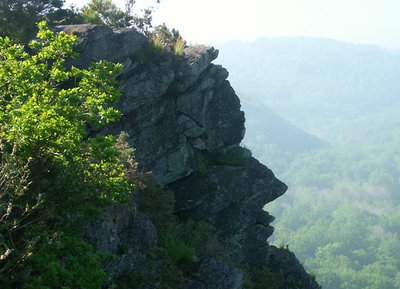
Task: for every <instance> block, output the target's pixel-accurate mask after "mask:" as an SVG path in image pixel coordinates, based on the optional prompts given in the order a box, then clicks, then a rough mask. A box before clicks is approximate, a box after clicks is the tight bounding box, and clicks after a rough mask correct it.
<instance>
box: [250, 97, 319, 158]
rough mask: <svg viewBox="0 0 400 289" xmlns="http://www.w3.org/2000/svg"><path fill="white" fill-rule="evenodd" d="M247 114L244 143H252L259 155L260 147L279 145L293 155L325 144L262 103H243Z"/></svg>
mask: <svg viewBox="0 0 400 289" xmlns="http://www.w3.org/2000/svg"><path fill="white" fill-rule="evenodd" d="M242 109H243V110H244V111H246V112H247V114H246V135H245V139H244V143H246V142H250V143H251V146H252V149H253V150H255V151H254V152H255V153H257V147H258V145H265V144H268V145H277V146H279V147H281V148H282V149H283V150H285V151H287V152H289V153H291V154H294V155H296V154H300V153H303V152H305V151H309V150H313V149H317V148H320V147H322V146H323V143H322V141H321V140H320V139H318V138H317V137H316V136H314V135H311V134H309V133H307V132H306V131H304V130H302V129H301V128H299V127H297V126H295V125H293V124H291V123H290V122H288V121H287V120H285V119H283V118H282V117H281V116H279V115H278V114H277V113H275V112H274V111H273V110H272V109H270V108H269V107H267V106H266V105H264V104H261V103H251V102H242Z"/></svg>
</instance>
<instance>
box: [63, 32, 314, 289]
mask: <svg viewBox="0 0 400 289" xmlns="http://www.w3.org/2000/svg"><path fill="white" fill-rule="evenodd" d="M58 29H59V30H63V31H66V32H68V33H75V34H76V35H77V36H78V37H79V44H78V47H77V50H78V51H79V52H80V54H81V59H80V60H79V62H75V63H72V62H71V64H73V65H76V66H80V67H87V66H88V65H89V64H90V63H91V62H92V61H98V60H108V61H112V62H119V63H122V64H124V69H123V71H122V73H121V75H120V77H119V78H120V81H121V84H122V86H123V87H124V92H123V95H122V97H121V99H120V101H119V103H118V104H117V105H116V106H117V108H118V109H120V111H121V112H122V113H123V116H122V118H121V119H120V121H119V122H117V123H115V124H112V125H110V126H109V127H107V128H105V129H104V130H103V131H101V132H100V133H104V134H109V133H111V134H118V133H119V132H121V131H126V132H127V133H128V134H129V138H128V142H129V143H130V145H132V146H133V147H134V148H135V149H136V152H135V155H136V160H137V161H138V162H139V166H140V169H141V170H143V171H151V172H152V173H153V174H154V176H155V177H156V178H157V180H158V181H159V182H160V183H161V184H162V185H163V186H164V187H165V188H166V189H167V190H170V191H172V192H174V194H175V199H176V214H177V215H178V216H179V217H180V218H182V219H188V218H191V219H195V220H206V221H209V222H211V223H213V224H214V226H215V227H216V228H217V230H218V231H219V232H220V233H221V236H222V237H223V238H224V241H225V242H226V243H227V244H229V245H230V246H231V247H232V253H231V254H232V256H233V257H234V258H235V260H236V261H237V263H238V264H239V265H238V266H239V268H233V267H231V266H228V265H226V264H223V263H221V262H220V261H217V260H214V259H206V260H204V261H203V263H202V264H200V271H199V272H200V273H201V274H200V277H199V278H200V279H202V281H201V282H197V281H193V280H192V281H190V282H189V283H188V284H187V286H186V287H185V288H226V289H229V288H241V287H242V285H241V282H242V277H241V276H242V273H241V270H240V268H245V267H248V266H262V265H263V264H265V263H266V262H267V260H268V259H269V258H270V255H271V252H270V251H271V249H270V246H269V245H268V243H267V238H268V237H269V236H271V234H272V232H273V228H272V227H271V226H270V222H272V220H273V217H272V216H270V215H268V213H266V212H264V211H263V210H262V208H263V206H264V205H265V204H266V203H268V202H271V201H272V200H274V199H275V198H277V197H279V196H280V195H282V194H283V193H284V192H285V191H286V189H287V187H286V185H285V184H283V183H282V182H281V181H279V180H278V179H276V178H275V176H274V174H273V173H272V171H271V170H269V169H268V168H267V167H265V166H264V165H262V164H260V163H259V162H258V161H257V160H256V159H254V158H252V157H251V155H249V154H246V153H245V149H243V148H241V147H240V146H239V144H240V142H241V140H242V139H243V136H244V132H245V128H244V122H245V118H244V113H243V112H242V111H241V110H240V101H239V98H238V97H237V95H236V94H235V91H234V90H233V88H232V87H231V86H230V83H229V82H228V81H227V77H228V72H227V71H226V69H224V68H223V67H221V66H219V65H214V64H212V63H211V62H212V61H213V60H214V59H215V58H216V57H217V56H218V51H217V50H215V49H214V48H212V47H206V46H201V45H198V46H192V47H188V48H186V49H185V53H184V57H183V58H182V59H177V58H176V57H174V56H173V55H172V54H168V53H164V54H160V55H157V56H154V55H146V54H145V53H144V52H145V51H146V49H148V46H147V45H148V40H147V39H146V37H144V36H143V35H142V34H140V33H138V32H137V31H135V30H133V29H125V30H119V31H113V30H111V29H110V28H107V27H104V26H94V25H79V26H78V25H73V26H63V27H59V28H58ZM143 55H144V56H143ZM237 152H238V153H237ZM133 208H134V211H133V212H132V211H130V212H128V210H132V208H130V209H129V208H128V207H126V208H119V209H117V210H115V209H114V210H112V209H111V210H108V211H106V212H105V213H104V215H103V216H102V217H101V218H99V219H98V220H97V222H96V223H95V224H94V225H93V226H92V228H91V229H90V232H89V234H88V235H89V239H90V240H91V241H93V242H94V243H95V244H96V245H97V247H98V248H99V249H101V250H102V251H105V252H111V253H116V252H117V251H118V248H117V247H118V246H117V245H115V244H114V245H113V244H108V242H111V241H109V240H111V239H112V240H114V241H113V242H117V241H118V240H119V241H118V242H122V241H124V240H125V241H126V240H128V241H129V243H130V244H134V245H135V246H137V247H141V246H142V247H151V246H152V245H151V244H153V243H154V242H155V241H154V240H155V234H156V232H155V229H154V227H152V226H151V224H149V220H148V219H146V218H145V217H144V216H142V215H141V213H139V212H135V210H136V207H135V206H133ZM124 216H125V217H126V218H128V219H129V220H130V221H127V220H125V219H124ZM110 219H111V220H114V221H110ZM129 224H132V226H133V228H134V229H132V228H131V227H130V225H129ZM140 224H142V225H143V226H144V228H142V231H143V232H146V234H147V235H148V236H150V237H149V238H141V237H138V236H137V235H136V234H137V232H138V231H140V228H138V226H139V227H140ZM115 240H117V241H115ZM120 240H122V241H120ZM274 252H275V251H274ZM135 254H136V253H135ZM135 254H133V255H132V256H130V257H129V258H128V257H126V256H125V257H124V258H125V259H123V260H122V261H121V264H123V266H124V268H123V269H121V268H116V266H117V267H118V262H117V263H116V264H117V265H114V267H113V268H112V269H110V270H109V271H110V272H111V273H112V274H118V272H121V270H126V269H127V268H131V267H132V266H133V267H134V265H132V264H134V263H135V260H134V259H135V256H136V255H137V254H136V255H135ZM278 255H279V254H278V253H275V254H274V256H275V257H276V256H278ZM140 257H141V258H143V256H140ZM127 260H128V261H129V262H130V265H129V264H127V263H129V262H128V261H127ZM294 260H296V259H295V257H294ZM137 263H138V264H139V263H140V262H137ZM275 263H276V264H279V266H281V264H280V263H279V262H275ZM210 264H211V265H210ZM293 264H294V263H293ZM121 266H122V265H121ZM129 266H131V267H129ZM138 266H139V265H138ZM209 266H211V267H212V268H214V269H212V270H210V268H209ZM295 266H300V267H301V265H300V264H298V263H296V264H295ZM281 267H282V268H278V267H277V268H275V269H276V271H277V272H280V273H282V272H284V268H285V267H284V266H281ZM289 267H290V266H289ZM289 267H288V268H289ZM301 268H302V267H301ZM303 271H304V270H303ZM212 274H214V275H213V276H225V279H224V278H222V279H221V278H219V277H218V278H217V279H219V280H215V282H218V281H221V282H222V283H221V284H220V283H215V284H213V282H212V280H213V278H211V276H212ZM227 275H228V276H227ZM305 276H308V275H306V274H305ZM302 278H306V277H304V276H302ZM214 279H215V278H214ZM223 280H226V281H223ZM310 282H311V281H310ZM292 283H293V282H292ZM292 283H290V284H287V285H288V286H289V287H290V286H291V284H292ZM303 283H304V284H305V282H303ZM303 283H302V282H298V283H293V284H303ZM196 284H197V285H196ZM205 284H206V285H205ZM307 284H308V285H307V286H306V287H304V286H303V287H302V286H300V285H296V286H297V287H296V286H292V287H290V288H293V289H295V288H319V287H318V285H317V284H316V283H315V282H314V283H312V282H311V283H307ZM202 286H203V287H202ZM289 287H288V288H289Z"/></svg>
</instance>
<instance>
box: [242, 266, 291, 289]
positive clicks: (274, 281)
mask: <svg viewBox="0 0 400 289" xmlns="http://www.w3.org/2000/svg"><path fill="white" fill-rule="evenodd" d="M253 271H254V272H253V273H252V274H251V278H248V279H246V280H245V281H244V282H243V283H244V284H243V286H244V288H245V289H279V288H281V286H282V284H283V282H284V277H283V276H282V275H281V274H279V273H275V272H272V271H271V270H270V269H269V268H268V267H267V266H262V267H259V268H255V269H253Z"/></svg>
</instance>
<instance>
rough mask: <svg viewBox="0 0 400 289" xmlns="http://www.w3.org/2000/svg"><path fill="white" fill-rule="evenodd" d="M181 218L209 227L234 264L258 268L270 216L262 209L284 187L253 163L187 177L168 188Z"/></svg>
mask: <svg viewBox="0 0 400 289" xmlns="http://www.w3.org/2000/svg"><path fill="white" fill-rule="evenodd" d="M168 189H170V190H172V191H173V192H174V193H175V200H176V213H177V214H178V215H179V216H180V217H181V218H183V219H194V220H204V219H207V220H208V221H210V222H212V223H213V224H214V225H215V227H216V228H217V229H218V231H219V232H220V233H221V234H222V236H223V237H224V239H225V241H226V242H227V243H229V244H230V245H231V246H232V248H233V252H232V254H233V256H235V258H236V259H237V260H238V261H239V262H245V263H251V264H254V265H255V264H258V263H263V262H265V260H266V258H267V254H268V244H267V238H268V237H269V236H271V235H272V232H273V228H272V227H271V226H270V225H269V224H270V222H272V221H273V217H271V216H269V215H268V214H267V213H266V212H265V211H263V206H264V205H265V204H266V203H268V202H271V201H273V200H274V199H276V198H277V197H279V196H280V195H282V194H283V193H284V192H285V191H286V189H287V187H286V185H285V184H284V183H282V182H281V181H279V180H278V179H276V178H275V176H274V174H273V173H272V171H271V170H269V169H268V168H267V167H265V166H264V165H262V164H260V163H259V162H258V161H257V160H256V159H254V158H247V159H244V160H243V161H242V163H241V164H239V165H235V166H228V165H213V166H212V167H210V168H209V171H208V173H207V175H199V174H196V175H191V176H189V177H187V178H184V179H181V180H179V181H176V182H174V183H172V184H170V185H169V186H168Z"/></svg>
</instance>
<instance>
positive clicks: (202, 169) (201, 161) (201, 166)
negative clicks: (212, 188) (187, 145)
mask: <svg viewBox="0 0 400 289" xmlns="http://www.w3.org/2000/svg"><path fill="white" fill-rule="evenodd" d="M194 156H195V159H196V170H197V173H199V174H200V175H205V174H207V173H208V169H209V168H210V166H211V160H209V158H208V157H207V156H206V154H205V153H204V152H202V151H200V150H197V149H195V150H194Z"/></svg>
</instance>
